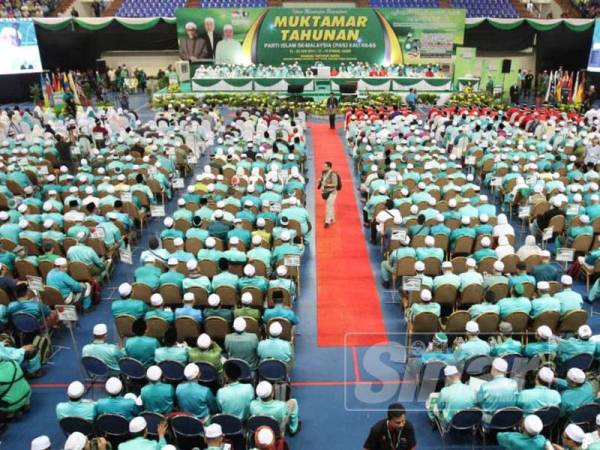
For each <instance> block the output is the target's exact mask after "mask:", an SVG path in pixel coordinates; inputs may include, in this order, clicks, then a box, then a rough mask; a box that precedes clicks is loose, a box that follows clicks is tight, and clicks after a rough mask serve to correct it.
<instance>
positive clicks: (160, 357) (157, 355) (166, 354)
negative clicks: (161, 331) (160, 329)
mask: <svg viewBox="0 0 600 450" xmlns="http://www.w3.org/2000/svg"><path fill="white" fill-rule="evenodd" d="M163 342H164V344H165V345H164V346H162V347H159V348H157V349H156V350H155V352H154V361H155V362H156V364H160V363H161V362H163V361H176V362H178V363H180V364H181V365H184V366H185V365H186V364H187V362H188V350H187V347H182V346H179V345H178V343H177V330H176V329H175V328H174V327H171V328H169V329H167V331H166V332H165V335H164V337H163Z"/></svg>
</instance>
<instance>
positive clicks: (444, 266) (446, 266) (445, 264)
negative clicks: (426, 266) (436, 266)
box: [442, 261, 452, 269]
mask: <svg viewBox="0 0 600 450" xmlns="http://www.w3.org/2000/svg"><path fill="white" fill-rule="evenodd" d="M442 269H452V261H444V262H443V263H442Z"/></svg>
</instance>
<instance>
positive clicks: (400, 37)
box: [176, 8, 465, 67]
mask: <svg viewBox="0 0 600 450" xmlns="http://www.w3.org/2000/svg"><path fill="white" fill-rule="evenodd" d="M176 17H177V35H178V38H179V41H180V43H181V41H182V40H183V39H186V34H185V25H186V24H187V23H188V22H193V23H195V24H196V25H197V26H198V34H199V35H202V33H203V32H204V20H205V19H206V18H207V17H212V18H213V19H214V21H215V25H216V29H215V32H216V33H217V34H222V32H223V27H224V26H225V25H228V24H229V25H231V26H232V27H233V32H234V39H235V40H237V41H239V42H240V43H241V44H242V52H241V53H242V54H243V56H240V57H239V58H238V61H236V62H240V63H244V62H246V63H248V62H253V63H262V64H279V63H281V62H284V63H293V62H296V61H297V62H299V63H300V64H302V65H303V66H305V67H306V66H310V65H312V64H314V63H315V62H323V63H324V64H332V65H338V64H340V63H343V62H356V61H362V62H369V63H372V64H384V65H389V64H422V63H429V62H439V61H440V60H448V59H450V58H451V57H452V53H453V49H454V46H455V45H461V44H462V43H463V39H464V28H465V12H464V10H457V9H406V8H400V9H372V8H244V9H210V8H202V9H195V8H180V9H178V10H177V12H176ZM218 45H219V44H217V46H218Z"/></svg>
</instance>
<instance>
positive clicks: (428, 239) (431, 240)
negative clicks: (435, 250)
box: [425, 236, 435, 247]
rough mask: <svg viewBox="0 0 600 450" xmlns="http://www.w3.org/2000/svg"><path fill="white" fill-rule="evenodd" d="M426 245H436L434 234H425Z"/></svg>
mask: <svg viewBox="0 0 600 450" xmlns="http://www.w3.org/2000/svg"><path fill="white" fill-rule="evenodd" d="M425 245H426V246H427V247H433V246H434V245H435V239H434V237H433V236H425Z"/></svg>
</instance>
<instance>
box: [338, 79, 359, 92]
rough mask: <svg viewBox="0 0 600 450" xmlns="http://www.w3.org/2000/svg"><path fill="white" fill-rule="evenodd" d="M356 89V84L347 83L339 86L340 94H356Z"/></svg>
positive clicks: (352, 82) (354, 82)
mask: <svg viewBox="0 0 600 450" xmlns="http://www.w3.org/2000/svg"><path fill="white" fill-rule="evenodd" d="M357 89H358V82H356V81H349V82H347V83H342V84H340V94H356V90H357Z"/></svg>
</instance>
